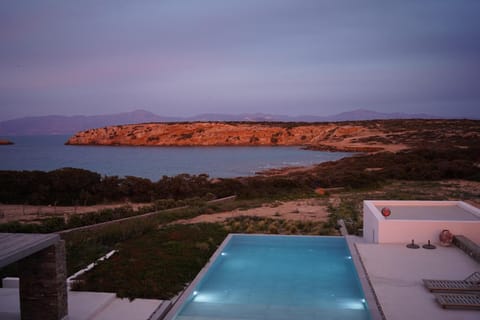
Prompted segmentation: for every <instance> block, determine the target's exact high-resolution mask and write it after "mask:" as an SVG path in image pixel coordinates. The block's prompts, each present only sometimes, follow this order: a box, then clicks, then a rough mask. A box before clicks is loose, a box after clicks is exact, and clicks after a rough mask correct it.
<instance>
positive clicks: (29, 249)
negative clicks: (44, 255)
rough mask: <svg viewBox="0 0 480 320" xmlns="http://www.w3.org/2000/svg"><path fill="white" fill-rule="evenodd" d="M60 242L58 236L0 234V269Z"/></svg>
mask: <svg viewBox="0 0 480 320" xmlns="http://www.w3.org/2000/svg"><path fill="white" fill-rule="evenodd" d="M58 241H60V236H59V235H58V234H51V233H50V234H34V233H0V268H1V267H4V266H6V265H9V264H11V263H13V262H15V261H18V260H20V259H23V258H25V257H28V256H29V255H31V254H34V253H35V252H38V251H40V250H43V249H45V248H47V247H49V246H51V245H54V244H55V243H57V242H58Z"/></svg>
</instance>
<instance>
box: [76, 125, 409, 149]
mask: <svg viewBox="0 0 480 320" xmlns="http://www.w3.org/2000/svg"><path fill="white" fill-rule="evenodd" d="M382 134H383V132H382V131H381V130H379V129H377V128H368V127H366V126H362V125H355V124H345V125H338V124H303V125H294V124H289V123H225V122H193V123H148V124H136V125H118V126H110V127H105V128H98V129H91V130H86V131H81V132H79V133H77V134H75V135H74V136H73V137H71V138H70V139H69V140H68V141H67V144H70V145H110V146H303V147H308V148H316V149H325V150H336V151H379V150H384V149H391V147H392V146H391V145H386V144H383V143H381V142H368V143H360V142H359V141H357V140H358V139H359V138H360V139H361V138H368V137H373V136H379V135H382ZM402 148H404V146H396V149H402Z"/></svg>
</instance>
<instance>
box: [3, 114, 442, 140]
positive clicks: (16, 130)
mask: <svg viewBox="0 0 480 320" xmlns="http://www.w3.org/2000/svg"><path fill="white" fill-rule="evenodd" d="M432 118H438V117H436V116H432V115H428V114H423V113H422V114H406V113H381V112H375V111H371V110H363V109H358V110H353V111H349V112H343V113H339V114H335V115H332V116H326V117H321V116H286V115H273V114H264V113H243V114H236V115H232V114H217V113H205V114H199V115H196V116H193V117H163V116H159V115H157V114H154V113H152V112H149V111H145V110H135V111H132V112H124V113H116V114H106V115H98V116H80V115H78V116H59V115H52V116H39V117H25V118H18V119H12V120H7V121H1V122H0V135H1V136H19V135H55V134H74V133H76V132H78V131H82V130H87V129H92V128H101V127H106V126H111V125H120V124H135V123H145V122H180V121H182V122H183V121H186V122H191V121H280V122H288V121H292V122H332V121H357V120H375V119H432Z"/></svg>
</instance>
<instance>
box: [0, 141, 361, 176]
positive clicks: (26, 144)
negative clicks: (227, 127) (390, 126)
mask: <svg viewBox="0 0 480 320" xmlns="http://www.w3.org/2000/svg"><path fill="white" fill-rule="evenodd" d="M67 139H68V136H64V135H57V136H17V137H9V140H11V141H13V142H14V143H15V144H13V145H6V146H0V170H42V171H51V170H55V169H59V168H64V167H72V168H81V169H87V170H90V171H94V172H98V173H100V174H102V175H108V176H120V177H123V176H137V177H144V178H148V179H150V180H152V181H157V180H158V179H160V178H161V177H162V176H164V175H166V176H174V175H177V174H181V173H188V174H202V173H206V174H208V175H209V176H210V177H216V178H230V177H238V176H252V175H254V174H255V172H258V171H262V170H266V169H272V168H281V167H291V166H308V165H312V164H316V163H321V162H325V161H332V160H337V159H340V158H343V157H348V156H351V155H352V153H347V152H323V151H312V150H303V149H301V148H298V147H123V146H122V147H119V146H115V147H110V146H67V145H64V143H65V141H67Z"/></svg>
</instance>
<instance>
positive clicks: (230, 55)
mask: <svg viewBox="0 0 480 320" xmlns="http://www.w3.org/2000/svg"><path fill="white" fill-rule="evenodd" d="M479 17H480V1H477V0H422V1H418V0H404V1H383V0H363V1H357V0H349V1H342V0H331V1H327V0H230V1H229V0H202V1H200V0H154V1H133V0H132V1H123V0H111V1H98V0H86V1H60V0H57V1H50V0H31V1H30V0H2V1H0V121H2V120H8V119H13V118H17V117H24V116H30V115H35V116H37V115H49V114H59V115H76V114H85V115H94V114H107V113H117V112H125V111H132V110H135V109H140V108H141V109H145V110H149V111H152V112H154V113H157V114H159V115H164V116H189V115H194V114H199V113H229V114H238V113H250V112H263V113H274V114H285V115H306V114H311V115H331V114H335V113H339V112H343V111H348V110H353V109H359V108H362V109H370V110H374V111H380V112H405V113H422V112H423V113H428V114H433V115H439V116H447V117H475V118H480V18H479Z"/></svg>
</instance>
